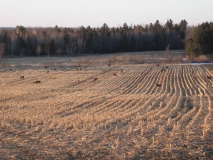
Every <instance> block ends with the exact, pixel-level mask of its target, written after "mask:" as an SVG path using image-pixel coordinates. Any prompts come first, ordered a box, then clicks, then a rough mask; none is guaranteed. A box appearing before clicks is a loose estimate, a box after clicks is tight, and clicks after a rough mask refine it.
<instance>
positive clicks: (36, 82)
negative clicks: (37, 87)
mask: <svg viewBox="0 0 213 160" xmlns="http://www.w3.org/2000/svg"><path fill="white" fill-rule="evenodd" d="M33 83H35V84H38V83H41V81H35V82H33Z"/></svg>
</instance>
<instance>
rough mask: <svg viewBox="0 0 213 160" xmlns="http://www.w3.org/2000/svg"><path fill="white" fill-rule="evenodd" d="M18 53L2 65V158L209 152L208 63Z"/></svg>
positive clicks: (204, 155) (212, 95) (211, 90)
mask: <svg viewBox="0 0 213 160" xmlns="http://www.w3.org/2000/svg"><path fill="white" fill-rule="evenodd" d="M23 60H24V59H11V60H7V65H4V66H3V67H2V68H1V69H0V155H1V158H0V159H211V158H213V109H212V108H213V78H211V76H212V73H211V71H212V70H211V68H213V67H212V66H211V65H208V66H204V65H191V64H160V65H155V64H122V65H121V64H120V65H111V66H108V65H107V64H103V65H101V64H99V65H97V66H95V65H94V64H93V65H84V66H83V65H81V67H74V65H73V66H72V65H67V64H66V65H65V66H63V63H65V60H63V59H62V60H61V62H62V63H61V64H60V65H56V64H55V62H53V61H50V62H48V63H46V65H47V67H45V64H39V65H36V63H35V64H34V65H31V66H29V64H26V65H21V64H23V62H24V61H23ZM27 60H28V61H29V59H27ZM12 61H14V62H13V63H12ZM56 61H57V60H56ZM66 61H67V60H66ZM21 62H22V63H21ZM81 62H82V61H81ZM70 64H71V63H70ZM85 64H86V63H85ZM10 69H11V70H10ZM209 69H210V70H211V71H210V70H209ZM47 71H49V72H47Z"/></svg>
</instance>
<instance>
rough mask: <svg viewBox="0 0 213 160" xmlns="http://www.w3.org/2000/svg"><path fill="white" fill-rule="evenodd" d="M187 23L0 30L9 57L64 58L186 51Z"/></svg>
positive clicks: (5, 53) (171, 22) (1, 39)
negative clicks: (123, 53)
mask: <svg viewBox="0 0 213 160" xmlns="http://www.w3.org/2000/svg"><path fill="white" fill-rule="evenodd" d="M186 29H187V21H186V20H181V22H180V23H179V24H174V23H173V21H172V20H171V19H169V20H167V22H166V23H165V24H164V25H162V24H160V22H159V21H158V20H157V21H156V22H155V23H154V24H153V23H150V24H149V25H145V26H142V25H134V26H132V25H131V26H128V25H127V24H126V23H124V24H123V26H121V27H116V28H115V27H112V28H109V26H108V25H107V24H106V23H104V24H103V25H102V26H101V27H99V28H91V27H90V26H88V27H83V26H82V27H79V28H61V27H58V26H57V25H56V26H55V27H53V28H25V27H24V26H17V27H16V28H1V29H0V43H1V44H2V46H3V54H4V55H6V56H62V55H80V54H96V53H98V54H102V53H115V52H135V51H151V50H152V51H159V50H165V48H166V47H168V46H169V48H170V49H173V50H183V49H184V48H185V36H186Z"/></svg>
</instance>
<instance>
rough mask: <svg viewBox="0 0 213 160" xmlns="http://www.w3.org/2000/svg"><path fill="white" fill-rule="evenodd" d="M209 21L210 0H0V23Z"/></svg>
mask: <svg viewBox="0 0 213 160" xmlns="http://www.w3.org/2000/svg"><path fill="white" fill-rule="evenodd" d="M167 19H172V20H173V22H174V23H179V22H180V21H181V20H183V19H186V21H187V22H188V24H189V25H197V24H198V23H202V22H206V21H209V22H210V21H213V0H1V3H0V27H15V26H17V25H23V26H25V27H54V26H55V25H58V26H59V27H79V26H82V25H83V26H84V27H87V26H89V25H90V26H91V27H101V26H102V25H103V23H106V24H107V25H108V26H109V27H117V26H122V25H123V24H124V23H125V22H126V23H127V24H128V25H129V26H130V25H131V24H132V25H137V24H142V25H144V24H149V23H151V22H152V23H154V22H155V21H156V20H159V21H160V23H161V24H165V23H166V21H167Z"/></svg>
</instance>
